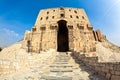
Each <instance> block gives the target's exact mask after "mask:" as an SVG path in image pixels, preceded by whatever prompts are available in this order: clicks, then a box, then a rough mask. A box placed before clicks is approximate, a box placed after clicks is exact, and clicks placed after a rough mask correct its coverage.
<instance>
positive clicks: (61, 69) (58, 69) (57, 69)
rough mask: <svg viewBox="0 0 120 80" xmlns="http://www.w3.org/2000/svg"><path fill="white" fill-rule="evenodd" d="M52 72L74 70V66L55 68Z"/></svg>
mask: <svg viewBox="0 0 120 80" xmlns="http://www.w3.org/2000/svg"><path fill="white" fill-rule="evenodd" d="M50 72H73V70H72V68H53V69H51V70H50Z"/></svg>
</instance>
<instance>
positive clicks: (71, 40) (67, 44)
mask: <svg viewBox="0 0 120 80" xmlns="http://www.w3.org/2000/svg"><path fill="white" fill-rule="evenodd" d="M105 40H106V38H105V36H104V35H103V34H102V33H101V31H100V30H96V31H95V30H93V26H92V25H91V23H90V21H89V19H88V17H87V15H86V13H85V11H84V9H79V8H64V7H60V8H51V9H43V10H41V11H40V12H39V14H38V17H37V20H36V23H35V25H34V26H33V28H32V30H31V31H26V32H25V36H24V40H23V44H22V48H26V49H27V46H28V43H29V46H30V51H31V52H38V53H39V52H40V51H43V50H48V49H50V48H52V49H55V50H56V51H58V52H67V51H70V50H78V51H81V52H94V51H95V50H96V46H95V42H96V41H99V42H102V41H105Z"/></svg>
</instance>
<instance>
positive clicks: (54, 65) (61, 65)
mask: <svg viewBox="0 0 120 80" xmlns="http://www.w3.org/2000/svg"><path fill="white" fill-rule="evenodd" d="M50 67H72V65H69V64H52V65H50Z"/></svg>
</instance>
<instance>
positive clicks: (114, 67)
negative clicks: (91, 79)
mask: <svg viewBox="0 0 120 80" xmlns="http://www.w3.org/2000/svg"><path fill="white" fill-rule="evenodd" d="M72 55H73V56H74V57H76V58H77V60H78V61H82V62H83V63H85V64H86V66H88V67H90V68H91V69H93V70H95V71H96V72H98V73H99V74H101V75H103V76H105V77H106V79H107V80H119V79H120V62H116V63H113V62H107V63H105V62H104V63H101V62H98V57H86V55H85V54H80V52H75V51H74V52H73V54H72Z"/></svg>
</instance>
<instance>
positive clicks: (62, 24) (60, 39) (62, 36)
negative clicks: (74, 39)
mask: <svg viewBox="0 0 120 80" xmlns="http://www.w3.org/2000/svg"><path fill="white" fill-rule="evenodd" d="M66 24H67V21H65V20H60V21H58V33H57V51H58V52H67V51H69V38H68V29H67V25H66Z"/></svg>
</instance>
